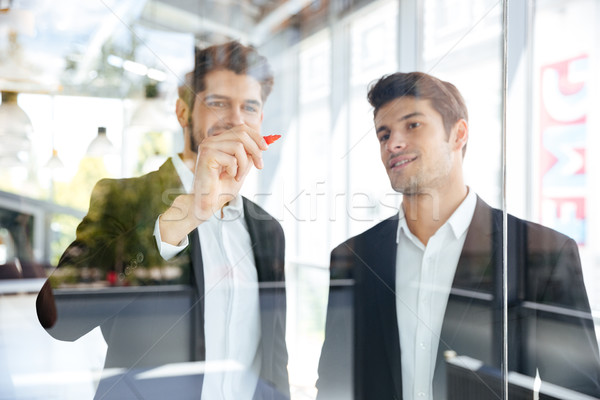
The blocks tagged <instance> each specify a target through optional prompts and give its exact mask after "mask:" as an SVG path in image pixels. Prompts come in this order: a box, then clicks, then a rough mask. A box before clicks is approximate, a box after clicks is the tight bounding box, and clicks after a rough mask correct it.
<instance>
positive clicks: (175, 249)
mask: <svg viewBox="0 0 600 400" xmlns="http://www.w3.org/2000/svg"><path fill="white" fill-rule="evenodd" d="M159 220H160V215H159V216H158V218H156V222H155V223H154V237H155V238H156V246H157V247H158V252H159V253H160V256H161V257H162V258H164V259H165V260H166V261H169V260H170V259H171V258H173V257H175V256H176V255H177V254H179V253H180V252H181V251H182V250H184V249H185V248H186V247H187V246H188V245H189V240H188V237H187V236H186V237H185V238H184V239H183V240H182V241H181V242H179V244H178V245H177V246H173V245H172V244H169V243H166V242H163V241H162V239H161V237H160V227H159Z"/></svg>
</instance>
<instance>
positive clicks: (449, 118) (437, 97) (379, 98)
mask: <svg viewBox="0 0 600 400" xmlns="http://www.w3.org/2000/svg"><path fill="white" fill-rule="evenodd" d="M407 96H411V97H414V98H416V99H419V100H429V101H431V105H432V107H433V108H434V109H435V110H436V111H437V112H438V113H440V115H441V116H442V121H443V123H444V129H445V130H446V133H447V134H448V135H449V134H450V130H451V129H452V127H453V126H454V124H456V122H458V120H460V119H464V120H465V121H468V118H469V116H468V113H467V106H466V105H465V100H464V99H463V97H462V96H461V94H460V92H459V91H458V89H456V87H455V86H454V85H453V84H451V83H449V82H444V81H442V80H440V79H438V78H435V77H433V76H431V75H428V74H425V73H423V72H408V73H403V72H396V73H395V74H391V75H384V76H383V77H381V79H379V80H378V81H377V82H375V83H372V84H371V85H370V86H369V93H368V95H367V98H368V99H369V103H370V104H371V105H372V106H373V108H374V111H373V114H374V115H376V114H377V111H379V109H380V108H381V107H383V106H384V105H386V104H387V103H389V102H390V101H392V100H394V99H397V98H400V97H407Z"/></svg>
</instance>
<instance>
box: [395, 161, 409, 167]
mask: <svg viewBox="0 0 600 400" xmlns="http://www.w3.org/2000/svg"><path fill="white" fill-rule="evenodd" d="M409 161H410V160H403V161H399V162H397V163H396V164H394V165H392V167H398V166H400V165H404V164H406V163H407V162H409Z"/></svg>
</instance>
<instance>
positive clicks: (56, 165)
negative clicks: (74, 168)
mask: <svg viewBox="0 0 600 400" xmlns="http://www.w3.org/2000/svg"><path fill="white" fill-rule="evenodd" d="M44 167H46V168H47V169H49V170H50V171H55V170H57V169H62V168H64V167H65V164H63V162H62V160H61V159H60V158H59V157H58V151H56V149H52V157H50V159H49V160H48V162H46V165H44Z"/></svg>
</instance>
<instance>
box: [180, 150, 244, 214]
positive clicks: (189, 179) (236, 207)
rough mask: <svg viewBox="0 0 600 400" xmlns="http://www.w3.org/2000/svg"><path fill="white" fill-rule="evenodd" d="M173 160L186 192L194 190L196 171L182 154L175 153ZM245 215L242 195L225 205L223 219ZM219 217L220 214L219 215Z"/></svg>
mask: <svg viewBox="0 0 600 400" xmlns="http://www.w3.org/2000/svg"><path fill="white" fill-rule="evenodd" d="M171 159H172V161H173V166H174V167H175V171H177V175H179V179H180V180H181V184H182V185H183V188H184V190H185V192H186V193H192V192H193V186H194V173H193V172H192V171H191V170H190V169H189V168H188V167H187V165H185V163H184V162H183V160H182V159H181V156H180V155H177V154H176V155H174V156H173V157H171ZM243 216H244V202H243V201H242V196H239V195H238V196H235V198H234V199H233V200H231V201H230V202H229V203H228V204H227V205H226V206H225V207H223V220H228V221H229V220H234V219H236V218H240V217H243ZM217 217H219V216H217Z"/></svg>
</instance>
